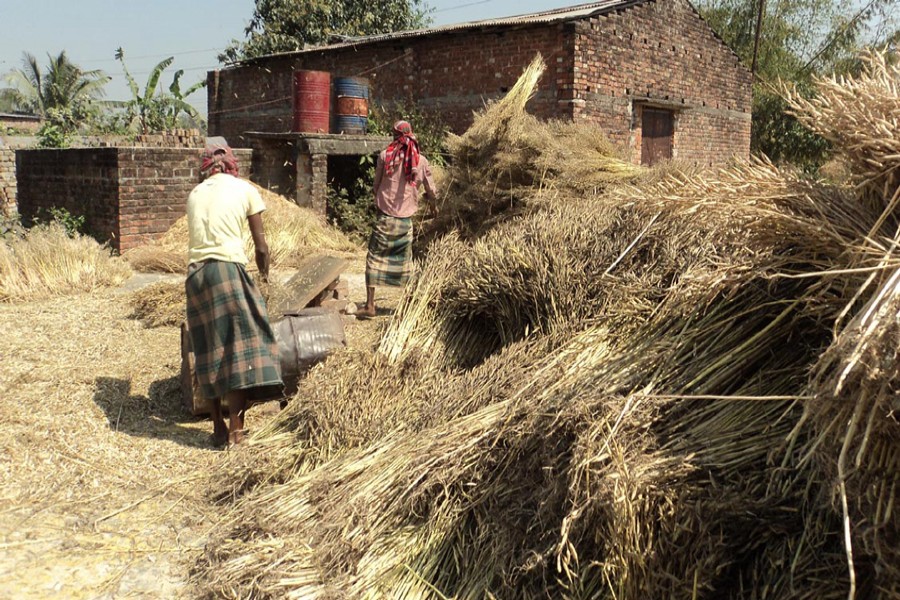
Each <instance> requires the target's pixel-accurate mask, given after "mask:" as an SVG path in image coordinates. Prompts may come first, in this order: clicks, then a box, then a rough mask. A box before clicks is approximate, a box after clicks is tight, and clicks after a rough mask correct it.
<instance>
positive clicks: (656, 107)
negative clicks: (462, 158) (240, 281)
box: [207, 0, 751, 165]
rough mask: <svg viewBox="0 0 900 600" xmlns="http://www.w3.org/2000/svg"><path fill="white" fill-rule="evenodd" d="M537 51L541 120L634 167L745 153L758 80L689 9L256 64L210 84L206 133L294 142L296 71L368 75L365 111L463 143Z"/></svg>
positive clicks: (642, 9)
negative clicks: (423, 119) (541, 63)
mask: <svg viewBox="0 0 900 600" xmlns="http://www.w3.org/2000/svg"><path fill="white" fill-rule="evenodd" d="M537 52H540V53H541V54H542V55H543V56H544V59H545V60H546V61H547V64H548V68H547V71H546V72H545V74H544V76H543V78H542V80H541V82H540V84H539V89H538V92H537V94H536V96H535V97H534V98H533V99H532V100H531V102H530V103H529V106H528V109H529V111H530V112H532V113H533V114H535V115H537V116H538V117H541V118H559V119H567V120H574V121H576V122H579V121H580V122H592V123H597V124H598V125H600V126H601V127H602V129H603V130H604V131H605V132H606V134H607V135H608V136H609V138H610V139H611V140H613V141H614V142H616V143H618V144H620V145H624V146H625V147H627V148H629V149H630V152H631V155H632V157H633V160H634V161H635V162H644V163H652V162H655V161H657V160H659V159H661V158H667V157H674V158H678V159H681V160H685V161H689V162H692V163H694V164H701V165H713V164H719V163H722V162H724V161H726V160H728V159H729V158H730V157H732V156H747V155H748V154H749V150H750V105H751V75H750V72H749V70H748V69H746V68H745V67H744V66H743V65H742V64H741V63H740V61H739V60H738V58H737V56H736V55H735V54H734V53H733V52H732V51H731V50H730V49H729V48H728V47H727V46H726V45H725V44H724V43H723V42H722V41H721V39H720V38H718V37H717V36H716V34H715V33H714V32H713V31H712V30H711V29H710V28H709V26H708V25H707V23H706V22H705V21H704V20H703V19H702V18H701V17H700V15H699V13H698V12H697V11H696V9H695V8H694V7H693V6H692V5H691V4H690V3H689V2H688V1H687V0H605V1H601V2H593V3H590V4H582V5H578V6H573V7H569V8H564V9H558V10H553V11H547V12H542V13H536V14H531V15H524V16H518V17H511V18H505V19H494V20H488V21H476V22H471V23H463V24H459V25H449V26H444V27H437V28H432V29H426V30H419V31H406V32H399V33H393V34H386V35H379V36H372V37H368V38H364V39H361V40H355V41H348V42H345V43H339V44H334V45H330V46H325V47H316V48H312V49H308V50H303V51H299V52H292V53H286V54H280V55H273V56H268V57H261V58H257V59H252V60H248V61H245V62H243V63H240V64H238V65H236V66H233V67H230V68H226V69H222V70H219V71H213V72H210V73H209V74H208V87H207V90H208V94H209V96H208V109H209V129H210V134H211V135H221V136H225V137H226V138H228V139H229V141H230V142H231V143H232V144H233V145H235V146H245V147H250V146H251V145H252V139H251V138H252V136H248V135H245V134H247V132H271V133H278V132H288V131H290V129H291V125H292V91H291V90H292V88H291V86H292V74H293V72H294V71H295V70H301V69H304V70H319V71H329V72H331V73H332V75H333V76H334V77H365V78H367V79H368V80H369V83H370V94H371V96H370V98H371V100H370V102H372V103H388V104H389V103H391V102H393V101H400V102H402V103H405V104H408V103H409V102H411V101H412V102H415V103H417V104H418V105H419V106H422V107H426V108H429V109H434V110H438V111H439V112H440V113H441V114H442V115H443V118H444V120H445V122H446V124H447V125H448V126H449V127H450V128H451V130H453V131H454V132H457V133H461V132H462V131H464V130H465V129H466V128H467V127H468V126H469V125H470V124H471V121H472V112H473V110H477V109H478V108H480V107H481V106H483V104H484V102H485V100H488V99H492V98H498V97H500V96H502V95H503V93H504V92H506V91H507V90H508V89H509V88H510V87H511V86H512V85H513V84H514V83H515V81H516V80H517V79H518V77H519V75H520V74H521V73H522V70H523V69H524V67H525V66H526V65H527V64H528V63H529V62H530V61H531V60H532V59H533V58H534V55H535V54H536V53H537Z"/></svg>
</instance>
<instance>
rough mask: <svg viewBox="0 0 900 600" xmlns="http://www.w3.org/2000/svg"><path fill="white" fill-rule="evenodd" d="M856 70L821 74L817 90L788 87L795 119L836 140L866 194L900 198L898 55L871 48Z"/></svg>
mask: <svg viewBox="0 0 900 600" xmlns="http://www.w3.org/2000/svg"><path fill="white" fill-rule="evenodd" d="M861 63H862V71H861V73H860V74H859V75H857V76H832V77H820V78H818V79H817V80H816V82H815V83H816V95H815V96H814V97H813V98H804V97H803V96H802V95H801V94H800V93H799V92H797V91H796V90H790V89H788V90H786V91H785V94H786V98H787V100H788V103H789V105H790V106H791V108H792V112H793V114H794V115H795V116H796V117H797V119H798V120H799V121H800V122H801V123H803V124H804V125H806V126H807V127H808V128H809V129H811V130H812V131H814V132H815V133H817V134H819V135H821V136H822V137H824V138H825V139H826V140H828V141H829V142H831V143H832V145H833V147H834V150H835V152H836V154H837V155H838V157H839V158H840V159H841V160H842V161H843V162H844V163H846V165H847V167H848V168H849V171H850V173H851V176H852V179H853V183H855V184H856V185H858V186H861V187H863V188H865V189H866V190H867V191H868V194H867V197H866V199H867V200H868V201H870V202H873V203H874V204H876V205H878V204H880V203H881V202H882V201H883V200H884V198H889V199H890V203H891V204H892V205H893V206H896V204H897V203H898V202H900V172H898V170H897V168H896V167H897V164H898V161H900V158H898V157H900V102H898V98H900V61H898V55H897V53H896V52H894V53H893V54H892V53H890V52H884V51H881V52H879V51H874V50H868V51H866V52H865V53H864V54H863V55H862V57H861Z"/></svg>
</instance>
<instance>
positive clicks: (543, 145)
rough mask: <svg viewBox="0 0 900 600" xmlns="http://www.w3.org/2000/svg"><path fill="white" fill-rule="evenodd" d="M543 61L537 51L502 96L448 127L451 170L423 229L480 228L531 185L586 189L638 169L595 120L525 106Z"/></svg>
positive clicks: (510, 208)
mask: <svg viewBox="0 0 900 600" xmlns="http://www.w3.org/2000/svg"><path fill="white" fill-rule="evenodd" d="M545 68H546V65H545V63H544V60H543V58H542V57H541V55H540V54H538V55H537V56H536V57H535V59H534V60H533V61H532V63H531V64H530V65H529V66H528V67H527V68H526V69H525V72H524V73H523V74H522V76H521V77H520V78H519V81H518V82H516V85H515V86H513V87H512V89H510V91H509V93H507V94H506V95H505V96H504V97H503V98H502V99H500V100H499V101H497V102H492V103H490V104H488V105H487V107H485V109H484V110H483V111H482V112H480V113H479V114H476V115H475V120H474V122H473V123H472V126H471V127H470V128H469V129H468V130H467V131H466V132H465V133H464V134H463V135H461V136H456V135H453V134H451V135H449V136H448V139H447V148H448V150H449V152H450V154H451V156H452V162H451V165H450V167H451V168H450V172H449V173H448V175H447V176H446V177H443V178H442V179H443V180H444V182H442V183H444V185H443V186H442V188H443V189H441V200H440V203H439V205H438V207H437V214H436V216H435V217H434V219H433V220H430V221H427V222H426V223H425V231H424V234H425V235H424V237H425V239H431V238H433V237H436V236H437V235H438V234H442V233H446V232H447V231H449V230H454V229H455V230H458V231H460V232H461V233H464V234H465V233H470V232H475V233H478V232H479V231H483V230H484V229H485V228H486V227H489V226H490V225H492V224H493V223H494V222H496V221H498V220H503V219H506V218H509V217H510V216H512V215H515V214H517V213H518V212H520V211H521V210H522V209H524V208H526V207H527V206H528V205H529V204H534V203H536V202H538V201H539V200H540V198H541V195H540V194H535V193H534V192H535V189H536V188H537V189H541V188H544V187H550V188H554V189H560V188H561V189H567V190H574V191H576V192H578V193H585V192H587V193H590V192H593V191H597V190H601V189H603V188H604V187H605V186H607V185H609V184H610V183H613V182H618V181H622V180H628V179H633V178H634V177H636V176H637V175H638V174H639V173H640V169H639V167H636V166H635V165H633V164H631V163H630V162H629V161H628V160H627V159H626V158H625V157H624V155H623V154H622V153H621V152H620V151H618V150H617V149H616V148H615V147H614V146H613V145H612V144H610V143H609V142H608V141H607V139H606V136H605V134H604V133H603V132H602V130H601V129H600V128H599V127H596V126H592V125H589V124H584V123H579V124H575V123H569V122H557V121H551V122H544V121H540V120H538V119H536V118H535V117H533V116H532V115H529V114H528V113H526V112H525V105H526V104H527V102H528V100H530V99H531V98H532V97H533V96H534V93H535V90H536V86H537V82H538V80H539V79H540V78H541V75H542V74H543V72H544V70H545Z"/></svg>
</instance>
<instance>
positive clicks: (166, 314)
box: [129, 281, 186, 327]
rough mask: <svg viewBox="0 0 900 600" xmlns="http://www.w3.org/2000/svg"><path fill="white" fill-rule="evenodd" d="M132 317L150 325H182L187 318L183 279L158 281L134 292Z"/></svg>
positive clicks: (131, 300) (130, 299) (131, 299)
mask: <svg viewBox="0 0 900 600" xmlns="http://www.w3.org/2000/svg"><path fill="white" fill-rule="evenodd" d="M129 301H130V302H131V308H132V310H133V312H132V314H131V317H132V318H133V319H139V320H141V321H143V322H144V323H146V324H147V326H148V327H163V326H176V327H177V326H180V325H181V323H182V321H184V319H185V310H186V307H185V294H184V282H182V281H158V282H156V283H152V284H150V285H148V286H146V287H143V288H141V289H139V290H136V291H134V292H132V294H131V297H130V298H129Z"/></svg>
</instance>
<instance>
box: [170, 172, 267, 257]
mask: <svg viewBox="0 0 900 600" xmlns="http://www.w3.org/2000/svg"><path fill="white" fill-rule="evenodd" d="M265 209H266V205H265V204H263V200H262V197H261V196H260V195H259V192H258V191H257V190H256V188H255V187H253V186H252V185H250V183H249V182H247V181H244V180H243V179H238V178H237V177H234V176H233V175H227V174H225V173H216V174H215V175H213V176H212V177H209V178H208V179H206V180H205V181H204V182H203V183H201V184H200V185H198V186H197V187H195V188H194V189H193V191H192V192H191V194H190V196H188V201H187V220H188V244H189V250H188V263H194V262H199V261H201V260H209V259H215V260H221V261H226V262H234V263H240V264H242V265H246V264H247V253H246V252H245V251H244V237H245V235H248V230H249V225H248V224H247V217H249V216H251V215H255V214H257V213H260V212H262V211H264V210H265Z"/></svg>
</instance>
